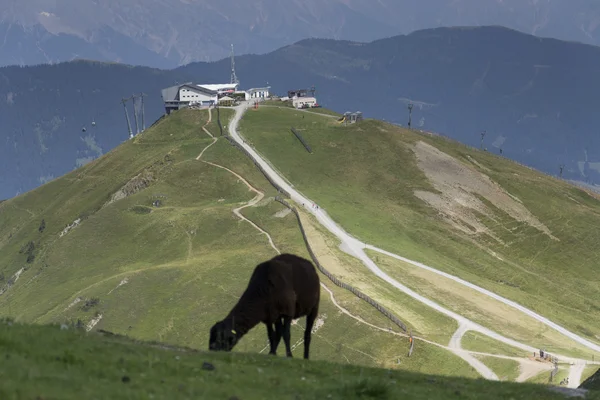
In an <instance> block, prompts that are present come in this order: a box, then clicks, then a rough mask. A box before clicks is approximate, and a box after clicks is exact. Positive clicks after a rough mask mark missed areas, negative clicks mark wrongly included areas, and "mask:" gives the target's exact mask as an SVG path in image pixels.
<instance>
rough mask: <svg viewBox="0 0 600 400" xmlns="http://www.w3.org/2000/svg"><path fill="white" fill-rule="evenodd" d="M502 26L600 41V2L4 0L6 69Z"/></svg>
mask: <svg viewBox="0 0 600 400" xmlns="http://www.w3.org/2000/svg"><path fill="white" fill-rule="evenodd" d="M476 25H501V26H507V27H510V28H513V29H517V30H520V31H522V32H525V33H531V34H535V35H538V36H547V37H555V38H559V39H564V40H574V41H580V42H584V43H590V44H596V45H597V44H599V43H600V30H599V26H600V3H598V1H597V0H503V1H498V0H419V1H417V0H377V1H373V0H246V1H239V0H194V1H183V0H160V1H159V0H143V1H142V0H104V1H101V2H100V1H94V0H61V1H55V0H0V65H11V64H17V65H21V64H23V65H31V64H38V63H46V62H57V61H70V60H72V59H74V58H75V57H82V58H91V59H97V60H103V61H115V62H123V63H132V64H135V65H148V66H154V67H159V68H166V67H169V68H170V67H175V66H178V65H182V64H187V63H189V62H192V61H212V60H218V59H221V58H223V57H225V56H227V54H228V53H229V51H230V44H231V43H233V44H235V45H236V46H237V51H238V53H239V54H246V53H257V54H260V53H265V52H269V51H273V50H275V49H277V48H279V47H281V46H284V45H286V44H289V43H294V42H296V41H298V40H301V39H305V38H311V37H312V38H315V37H316V38H332V39H343V40H353V41H371V40H375V39H379V38H382V37H389V36H393V35H398V34H407V33H410V32H413V31H415V30H419V29H425V28H435V27H441V26H476Z"/></svg>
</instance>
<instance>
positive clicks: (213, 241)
mask: <svg viewBox="0 0 600 400" xmlns="http://www.w3.org/2000/svg"><path fill="white" fill-rule="evenodd" d="M213 114H214V113H213ZM230 115H231V114H229V113H228V112H227V111H226V110H221V117H222V118H223V124H224V125H226V124H227V121H226V119H227V118H228V117H229V116H230ZM207 116H208V114H207V112H205V111H204V112H200V111H192V110H185V111H181V112H177V113H174V114H172V115H171V116H170V117H168V118H166V119H164V120H162V121H160V122H159V123H158V124H157V125H156V126H155V127H153V128H151V129H149V130H147V131H146V132H145V133H144V134H142V135H140V136H138V137H136V138H135V139H134V140H131V141H128V142H126V143H124V144H123V145H121V146H119V147H118V148H116V149H115V150H113V151H112V152H110V153H108V154H106V155H105V156H103V157H101V158H99V159H98V160H96V161H94V162H92V163H90V164H88V165H86V166H85V167H83V168H80V169H78V170H76V171H73V172H71V173H70V174H68V175H66V176H64V177H62V178H59V179H56V180H54V181H52V182H50V183H48V184H46V185H44V186H42V187H40V188H38V189H36V190H34V191H31V192H28V193H26V194H24V195H22V196H19V197H17V198H15V199H11V200H9V201H7V202H4V203H2V204H0V273H1V274H2V276H3V279H2V281H1V282H0V291H2V295H0V316H11V317H14V318H15V319H16V320H17V321H18V322H23V323H25V322H37V323H49V322H55V323H63V322H67V321H72V322H77V321H78V320H80V321H81V323H82V324H83V325H84V326H85V327H86V328H87V329H90V330H92V329H104V330H108V331H111V332H115V333H119V334H124V335H127V336H130V337H133V338H136V339H142V340H160V341H162V342H166V343H172V344H176V345H180V346H189V347H193V348H200V349H204V348H206V347H207V341H208V331H209V328H210V326H211V325H212V324H213V323H214V322H216V321H217V320H219V319H221V318H223V317H224V316H225V315H226V313H227V312H228V311H229V309H230V308H231V307H232V306H233V305H234V304H235V302H236V301H237V299H238V298H239V296H240V295H241V293H242V291H243V290H244V288H245V286H246V284H247V282H248V279H249V277H250V274H251V272H252V270H253V268H254V266H255V265H256V264H258V263H259V262H261V261H264V260H266V259H269V258H271V257H272V256H274V255H275V254H276V252H275V250H274V249H273V248H272V247H271V246H270V245H269V242H268V240H267V238H266V237H265V235H263V234H261V233H260V232H259V231H257V230H256V229H255V228H254V227H252V226H251V225H250V224H249V223H247V222H243V221H240V219H239V218H238V217H236V216H235V215H234V214H233V212H232V210H233V209H234V208H238V207H241V206H243V205H245V204H246V203H247V202H248V201H250V200H251V199H252V198H253V197H254V195H255V193H253V192H250V191H249V190H248V188H247V186H246V185H245V184H244V183H243V182H242V181H241V180H240V179H238V178H237V177H236V176H234V175H233V174H231V173H230V172H228V171H226V170H223V169H221V168H217V167H215V166H212V165H208V164H206V163H203V162H201V161H198V160H196V157H197V156H198V155H199V154H200V152H201V151H202V150H203V149H204V148H206V146H208V145H209V144H211V143H212V139H211V138H209V137H208V136H207V135H206V134H205V133H203V132H202V131H201V127H202V126H203V125H204V124H205V123H206V122H207ZM213 116H214V115H213ZM208 129H209V130H210V131H211V132H213V134H218V132H219V131H218V127H217V125H216V123H215V122H214V121H213V122H212V123H211V124H210V125H209V126H208ZM202 160H205V161H210V162H214V163H217V164H219V165H223V166H224V167H227V168H229V169H231V170H232V171H234V172H236V173H238V174H239V175H241V176H243V177H244V178H245V179H246V180H247V181H248V182H249V183H250V184H251V185H253V186H254V187H256V188H258V190H260V191H262V192H264V193H265V197H264V198H263V199H262V200H261V201H260V202H259V203H258V204H256V206H254V207H249V208H246V209H243V210H242V213H244V215H245V216H246V217H247V218H250V219H251V220H252V221H254V222H255V223H256V224H258V225H259V226H260V227H262V228H263V229H264V230H266V231H267V232H269V233H270V235H271V236H272V238H273V241H274V243H275V245H276V247H277V248H278V249H279V250H280V251H282V252H292V253H296V254H299V255H301V256H304V257H308V254H307V251H306V249H305V245H304V242H303V240H302V236H301V234H300V231H299V229H298V224H297V221H296V219H295V218H294V217H293V214H285V212H284V211H285V209H284V207H283V206H282V205H280V204H279V203H277V202H274V201H273V196H274V195H275V190H274V189H273V188H272V187H271V186H270V185H269V184H268V182H267V181H266V179H265V178H264V177H263V176H262V175H261V174H260V172H259V171H258V170H257V169H256V167H255V166H254V165H253V164H252V163H251V162H250V161H249V160H248V159H247V158H246V157H245V156H244V155H243V154H242V153H241V152H239V151H238V150H236V149H235V148H233V147H232V146H230V145H229V144H228V142H227V141H225V140H222V139H221V140H217V142H216V143H215V144H214V145H212V146H211V147H210V148H208V150H206V151H205V152H204V153H203V156H202ZM123 188H124V189H125V190H124V191H123V192H122V194H124V195H125V194H126V195H127V196H126V197H123V198H120V199H118V200H115V201H114V202H112V203H111V202H110V200H111V199H115V198H114V197H113V195H114V194H115V193H121V192H120V191H121V189H123ZM155 200H159V201H160V202H161V204H160V206H159V207H154V206H153V205H152V203H153V201H155ZM42 221H43V222H42ZM76 221H79V224H78V225H76V226H74V227H72V228H71V229H70V230H67V231H65V228H66V227H68V226H72V225H73V223H74V222H76ZM63 232H66V233H64V234H63V235H62V236H61V234H62V233H63ZM30 243H31V244H30ZM28 260H29V261H28ZM321 279H322V280H323V282H324V283H325V284H327V285H328V286H329V287H330V289H331V290H332V291H333V293H334V295H335V296H336V299H337V301H338V302H339V303H340V304H341V305H342V306H344V307H346V308H347V309H348V310H349V311H350V312H352V313H355V314H357V315H360V316H362V317H363V318H364V319H367V320H368V321H369V322H370V323H372V324H374V325H377V326H384V327H388V326H390V323H389V321H388V320H387V319H385V318H384V317H383V316H381V315H379V314H377V313H376V312H375V311H374V309H373V308H372V307H371V306H369V305H367V304H366V303H364V302H356V301H355V298H353V297H352V296H349V295H348V293H347V292H344V291H342V290H340V289H338V288H336V287H334V286H333V285H331V284H330V283H329V282H328V281H327V278H325V277H324V276H321ZM322 299H323V300H322V303H321V310H320V313H319V320H318V321H319V322H318V323H317V324H316V325H317V326H318V328H317V329H316V332H315V335H314V340H313V342H312V343H313V344H312V354H313V357H314V358H315V359H323V360H328V361H337V362H340V363H352V364H360V365H368V366H387V367H393V368H402V369H407V370H412V371H420V372H426V373H435V374H449V375H455V376H466V377H476V376H477V374H476V373H475V372H474V371H473V369H472V368H471V367H470V366H469V365H467V364H466V363H465V362H464V361H462V360H461V359H460V358H458V357H456V356H454V355H453V354H451V353H450V352H448V351H445V350H444V349H440V348H438V347H435V346H429V345H419V347H418V349H417V351H416V353H415V354H418V357H416V356H413V357H411V358H408V357H407V350H408V341H407V339H406V338H402V337H399V336H395V335H391V334H389V333H386V332H382V331H380V330H377V329H374V328H372V327H369V326H367V325H365V324H361V323H359V322H357V321H356V320H355V319H352V318H350V317H348V316H346V315H344V314H342V313H341V312H340V311H339V309H338V308H336V307H335V306H334V304H333V302H332V301H331V299H330V296H329V293H327V292H326V291H323V294H322ZM303 324H304V319H301V320H300V321H299V323H298V324H297V325H294V327H293V330H292V340H293V341H294V345H296V346H299V347H297V348H296V350H295V352H296V354H300V353H301V351H302V344H301V340H300V338H301V337H302V333H303ZM265 345H266V333H265V329H264V327H263V326H257V327H256V328H255V329H254V330H252V331H251V332H250V333H249V334H248V335H247V336H246V337H244V338H243V339H242V341H241V342H240V343H239V345H238V346H237V347H236V349H235V351H236V352H243V351H248V352H253V353H258V352H260V351H261V350H264V349H265ZM299 352H300V353H299Z"/></svg>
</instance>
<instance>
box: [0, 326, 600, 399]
mask: <svg viewBox="0 0 600 400" xmlns="http://www.w3.org/2000/svg"><path fill="white" fill-rule="evenodd" d="M0 357H2V360H3V362H2V363H0V378H1V379H0V398H2V399H6V400H17V399H34V398H43V399H54V398H60V399H65V400H68V399H81V398H94V399H148V398H154V399H167V398H168V399H190V398H194V399H244V400H252V399H266V398H269V399H293V400H298V399H334V400H335V399H344V400H345V399H379V400H388V399H389V400H391V399H399V398H410V399H423V400H425V399H426V400H437V399H440V400H442V399H443V400H446V399H450V398H460V399H481V398H486V399H491V400H493V399H514V400H518V399H532V398H543V399H548V400H553V399H564V398H565V396H564V395H563V394H558V393H556V392H553V391H551V390H549V389H548V388H546V387H542V386H538V385H531V384H516V383H500V382H489V381H485V380H482V379H477V380H471V379H465V378H455V377H453V378H450V377H440V376H428V375H421V374H415V373H410V372H405V371H402V372H400V371H393V370H388V369H375V368H368V367H360V366H350V365H340V364H334V363H329V362H323V361H314V360H310V361H308V362H306V361H304V360H298V359H286V358H284V357H271V356H266V355H259V354H240V353H235V352H234V353H229V354H225V353H212V352H211V353H208V352H194V351H190V350H189V349H173V348H165V346H163V345H160V344H157V343H140V342H132V341H130V340H128V339H124V338H120V337H113V336H108V337H104V336H103V335H99V334H96V333H90V334H86V333H85V332H82V331H81V330H75V329H72V328H71V329H68V330H61V329H60V328H59V327H56V326H28V325H21V324H7V323H5V322H0ZM586 398H587V399H598V398H600V392H589V393H588V394H587V396H586Z"/></svg>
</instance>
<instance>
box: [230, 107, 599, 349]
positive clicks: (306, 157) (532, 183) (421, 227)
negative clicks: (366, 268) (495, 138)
mask: <svg viewBox="0 0 600 400" xmlns="http://www.w3.org/2000/svg"><path fill="white" fill-rule="evenodd" d="M290 126H294V127H295V128H296V129H297V130H298V131H299V132H301V134H302V135H303V137H304V138H305V140H306V141H307V142H308V143H309V145H310V146H311V147H312V149H313V154H309V153H308V152H306V150H305V149H304V148H303V147H302V146H301V145H300V143H299V142H298V141H297V139H296V138H295V137H294V136H293V134H292V133H291V132H290ZM241 133H242V134H243V135H244V137H245V138H246V140H248V141H249V142H250V143H252V144H253V145H254V146H255V148H256V149H257V150H258V151H259V152H261V153H262V154H263V155H264V156H265V158H266V159H268V160H270V162H271V163H272V164H273V166H274V167H275V168H276V169H277V170H279V171H280V172H281V173H282V174H283V175H284V176H285V177H286V178H287V179H288V180H289V181H290V182H291V183H293V184H294V187H295V188H297V189H298V190H300V191H302V192H304V193H306V194H307V196H308V197H310V198H311V199H313V200H315V201H316V202H317V203H318V204H319V205H320V206H321V207H323V208H324V209H326V210H327V212H328V213H329V214H330V215H331V216H332V217H333V218H334V219H335V220H336V221H338V222H339V223H340V224H341V225H342V226H343V227H344V228H345V229H346V230H347V231H348V232H350V233H351V234H353V235H355V236H357V237H358V238H359V239H360V240H363V241H364V242H367V243H370V244H373V245H375V246H378V247H380V248H384V249H386V250H388V251H391V252H394V253H397V254H401V255H403V256H406V257H409V258H411V259H413V260H416V261H420V262H423V263H425V264H428V265H431V266H433V267H435V268H438V269H440V270H443V271H446V272H449V273H452V274H454V275H458V276H460V277H462V278H463V279H466V280H468V281H470V282H473V283H475V284H477V285H480V286H483V287H485V288H487V289H489V290H492V291H494V292H496V293H498V294H500V295H502V296H504V297H507V298H509V299H512V300H515V301H517V302H519V303H521V304H523V305H525V306H527V307H529V308H531V309H533V310H534V311H536V312H538V313H540V314H542V315H544V316H545V317H547V318H549V319H551V320H552V321H554V322H557V323H559V324H562V325H563V326H565V327H567V328H568V329H570V330H572V331H574V332H576V333H578V334H580V335H581V336H583V337H586V338H588V339H590V340H592V341H595V342H599V341H600V318H599V317H600V282H599V278H598V276H599V275H598V267H597V263H596V259H597V258H598V255H599V252H600V249H599V248H598V246H597V243H598V240H599V236H598V230H597V229H596V228H595V226H597V225H598V223H600V202H599V200H598V198H597V197H596V196H594V195H591V194H589V193H587V192H585V191H583V190H581V189H579V188H576V187H573V186H571V185H569V184H567V183H565V182H562V181H559V180H556V179H553V178H550V177H548V176H546V175H543V174H541V173H539V172H536V171H534V170H531V169H528V168H525V167H522V166H520V165H518V164H515V163H512V162H510V161H508V160H506V159H504V158H502V157H498V156H494V155H492V154H489V153H486V152H480V151H477V150H474V149H470V148H467V147H465V146H462V145H460V144H458V143H455V142H451V141H448V140H446V139H443V138H441V137H436V136H431V135H427V134H421V133H418V132H415V131H408V130H405V129H400V128H397V127H394V126H391V125H389V124H385V123H383V122H378V121H374V120H365V121H364V122H362V123H359V124H355V125H349V126H344V125H341V124H339V123H337V122H336V120H335V119H334V118H327V117H323V116H317V115H314V114H309V113H303V112H299V111H296V110H293V109H287V108H274V107H263V108H261V109H258V110H252V111H250V112H248V113H247V114H246V115H245V116H244V119H243V121H242V125H241ZM369 254H370V255H371V256H372V257H373V258H377V261H378V262H379V263H380V265H381V266H382V267H383V268H384V270H385V271H386V272H388V273H389V274H391V275H392V276H394V277H395V278H396V279H398V280H400V281H401V282H405V281H406V282H405V283H406V284H408V285H409V287H412V288H413V289H415V290H417V291H418V292H421V293H423V294H425V295H427V296H431V297H434V299H435V300H436V301H438V302H440V303H442V304H444V305H447V306H449V307H451V308H452V309H454V310H456V311H458V312H461V313H463V314H464V315H465V316H467V317H468V318H471V319H473V320H475V321H477V322H480V323H482V324H484V325H487V326H490V327H492V328H494V329H497V330H498V331H499V332H500V333H503V334H505V335H508V336H511V337H514V338H516V339H519V340H522V341H524V342H527V343H530V344H532V345H539V346H544V347H546V348H547V349H548V350H549V351H561V352H563V353H570V354H578V355H579V356H582V357H584V356H585V357H586V358H590V359H591V355H590V354H589V352H587V350H585V349H583V348H581V347H580V346H578V345H575V344H574V343H570V342H569V341H568V340H565V338H564V337H562V336H560V335H558V334H556V332H554V331H550V330H549V328H547V327H545V326H543V325H541V324H540V323H537V322H535V321H534V320H532V319H530V318H528V317H527V318H524V316H523V314H521V313H519V312H517V311H515V310H513V309H507V308H506V307H504V306H502V305H499V304H482V302H481V301H479V299H478V298H477V297H476V296H475V294H474V293H473V296H471V294H470V293H468V291H467V290H466V289H465V288H464V287H460V288H450V287H451V286H450V284H449V283H448V282H445V281H444V280H443V279H438V278H436V277H432V276H430V275H428V274H425V273H423V272H422V271H417V270H416V268H415V267H411V268H409V267H408V266H406V265H402V264H401V263H396V262H395V261H394V260H388V259H386V257H385V256H383V255H381V254H378V253H374V252H370V253H369ZM436 287H437V288H440V287H443V288H446V287H448V288H450V289H447V290H446V292H448V291H450V293H446V292H444V291H439V290H435V289H434V288H436ZM461 297H462V298H461Z"/></svg>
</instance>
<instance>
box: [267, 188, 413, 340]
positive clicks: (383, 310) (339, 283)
mask: <svg viewBox="0 0 600 400" xmlns="http://www.w3.org/2000/svg"><path fill="white" fill-rule="evenodd" d="M275 200H276V201H278V202H279V203H281V204H283V205H284V206H285V207H287V208H288V209H290V210H291V211H292V212H293V213H294V215H296V219H297V220H298V225H299V226H300V232H302V237H303V238H304V243H305V244H306V248H307V249H308V253H309V254H310V258H312V260H313V262H314V263H315V265H316V266H317V268H318V269H319V271H321V273H322V274H323V275H325V276H326V277H327V278H329V280H331V281H332V282H333V283H334V284H336V285H337V286H339V287H341V288H342V289H346V290H348V291H350V292H352V293H353V294H354V295H355V296H357V297H358V298H360V299H363V300H364V301H366V302H367V303H369V304H370V305H372V306H373V307H375V308H376V309H377V311H379V312H380V313H382V314H383V315H385V316H386V317H387V318H388V319H390V320H391V321H392V322H393V323H394V324H396V325H398V326H399V327H400V329H402V330H403V331H404V332H407V328H406V325H404V323H403V322H402V321H400V319H398V317H396V316H395V315H394V314H392V313H391V312H390V311H389V310H388V309H387V308H385V307H384V306H382V305H381V304H379V303H378V302H376V301H375V300H373V299H372V298H371V297H369V296H367V295H366V294H364V293H363V292H361V291H360V290H358V289H356V288H355V287H353V286H350V285H348V284H347V283H344V282H342V281H340V280H339V279H338V278H336V277H335V276H334V275H333V274H332V273H330V272H329V271H327V269H325V267H323V265H321V263H320V262H319V260H318V259H317V256H316V255H315V253H314V252H313V250H312V247H311V246H310V243H309V242H308V237H307V236H306V232H305V231H304V226H303V225H302V220H301V219H300V215H299V214H298V210H296V208H295V207H292V206H291V205H290V204H289V203H288V202H287V201H285V200H284V199H283V198H281V197H279V196H277V197H275ZM413 343H414V342H413ZM411 352H412V351H411Z"/></svg>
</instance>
